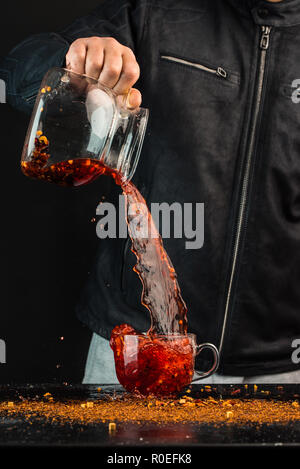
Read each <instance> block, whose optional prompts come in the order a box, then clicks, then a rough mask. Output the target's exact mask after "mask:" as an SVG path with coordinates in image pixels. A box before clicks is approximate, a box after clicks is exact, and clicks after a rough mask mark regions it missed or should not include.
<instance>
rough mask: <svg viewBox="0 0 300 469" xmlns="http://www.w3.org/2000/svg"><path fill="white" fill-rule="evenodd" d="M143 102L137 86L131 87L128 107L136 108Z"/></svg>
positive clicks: (127, 102) (127, 101)
mask: <svg viewBox="0 0 300 469" xmlns="http://www.w3.org/2000/svg"><path fill="white" fill-rule="evenodd" d="M141 104H142V95H141V93H140V91H139V90H137V89H136V88H131V90H130V92H129V95H128V98H127V100H126V105H127V108H128V109H136V108H138V107H140V105H141Z"/></svg>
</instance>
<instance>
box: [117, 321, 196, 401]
mask: <svg viewBox="0 0 300 469" xmlns="http://www.w3.org/2000/svg"><path fill="white" fill-rule="evenodd" d="M110 345H111V347H112V349H113V351H114V357H115V366H116V373H117V377H118V380H119V381H120V383H121V384H122V386H123V387H124V388H125V389H126V390H127V391H129V392H135V393H139V394H141V395H143V396H147V395H151V394H152V395H156V396H172V395H175V394H177V393H178V392H180V391H181V390H182V389H183V388H184V387H185V386H188V385H189V384H190V383H191V380H192V378H193V371H194V355H193V346H192V344H191V343H190V340H189V337H188V336H185V335H176V336H175V337H174V338H170V339H166V338H165V337H162V336H159V335H158V336H153V337H151V336H149V335H139V334H137V332H136V331H135V330H134V329H133V328H132V327H130V326H128V325H127V324H122V325H121V326H117V327H115V328H114V329H113V331H112V335H111V340H110Z"/></svg>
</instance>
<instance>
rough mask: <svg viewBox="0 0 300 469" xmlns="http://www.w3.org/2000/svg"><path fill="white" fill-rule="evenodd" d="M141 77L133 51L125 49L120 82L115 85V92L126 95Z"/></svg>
mask: <svg viewBox="0 0 300 469" xmlns="http://www.w3.org/2000/svg"><path fill="white" fill-rule="evenodd" d="M139 76H140V67H139V65H138V63H137V61H136V59H135V56H134V54H133V52H132V51H131V49H129V48H127V47H124V51H123V55H122V70H121V73H120V75H119V77H118V81H117V82H116V83H115V85H114V92H115V93H117V94H125V93H127V92H128V91H129V90H130V88H132V87H133V85H134V84H135V83H136V82H137V81H138V79H139Z"/></svg>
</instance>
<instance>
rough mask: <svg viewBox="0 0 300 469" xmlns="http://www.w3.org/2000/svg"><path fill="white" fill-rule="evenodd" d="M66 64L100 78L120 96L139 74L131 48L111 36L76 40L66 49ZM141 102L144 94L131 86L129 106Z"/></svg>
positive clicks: (71, 68) (136, 105) (138, 104)
mask: <svg viewBox="0 0 300 469" xmlns="http://www.w3.org/2000/svg"><path fill="white" fill-rule="evenodd" d="M66 66H67V68H68V69H69V70H72V71H74V72H77V73H82V74H85V75H88V76H90V77H92V78H95V79H96V80H99V81H100V82H101V83H102V84H103V85H105V86H107V87H108V88H112V89H113V90H114V92H115V93H116V94H117V95H124V94H126V93H128V91H129V90H130V88H131V87H132V86H133V85H134V84H135V82H136V81H137V80H138V78H139V75H140V68H139V65H138V63H137V61H136V59H135V55H134V53H133V52H132V50H131V49H129V47H125V46H122V44H120V43H119V42H118V41H116V40H115V39H113V38H111V37H88V38H82V39H77V40H76V41H74V42H73V43H72V44H71V46H70V48H69V50H68V52H67V55H66ZM141 101H142V97H141V93H140V92H139V91H138V90H137V89H135V88H132V90H131V92H130V95H129V99H128V101H127V105H128V107H131V108H136V107H139V106H140V104H141Z"/></svg>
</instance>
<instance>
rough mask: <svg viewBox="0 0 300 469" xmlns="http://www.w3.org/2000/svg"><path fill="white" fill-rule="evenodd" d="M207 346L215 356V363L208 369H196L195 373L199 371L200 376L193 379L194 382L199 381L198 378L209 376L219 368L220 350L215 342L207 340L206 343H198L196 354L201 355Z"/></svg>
mask: <svg viewBox="0 0 300 469" xmlns="http://www.w3.org/2000/svg"><path fill="white" fill-rule="evenodd" d="M206 348H209V349H211V350H212V352H213V356H214V363H213V365H212V367H211V368H210V369H209V370H208V371H203V372H201V371H197V370H195V373H197V374H198V376H197V377H196V378H193V379H192V383H193V382H195V381H197V380H198V379H203V378H207V377H208V376H210V375H212V374H213V373H214V372H215V371H217V369H218V366H219V362H220V357H219V351H218V349H217V347H216V346H215V345H214V344H210V343H209V342H205V343H204V344H200V345H197V350H196V355H199V353H200V352H202V350H204V349H206Z"/></svg>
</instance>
